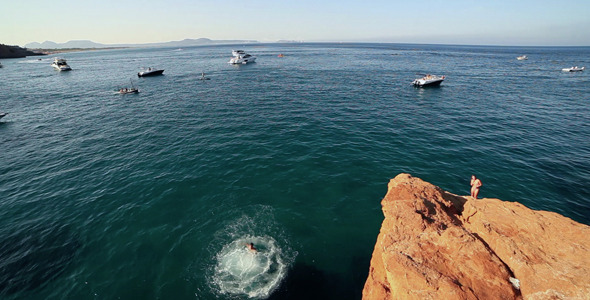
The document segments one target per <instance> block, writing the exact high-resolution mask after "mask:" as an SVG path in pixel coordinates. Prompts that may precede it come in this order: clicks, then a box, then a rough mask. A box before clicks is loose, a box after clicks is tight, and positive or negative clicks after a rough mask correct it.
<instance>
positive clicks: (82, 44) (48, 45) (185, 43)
mask: <svg viewBox="0 0 590 300" xmlns="http://www.w3.org/2000/svg"><path fill="white" fill-rule="evenodd" d="M241 43H258V41H254V40H210V39H207V38H200V39H184V40H182V41H171V42H163V43H146V44H100V43H95V42H93V41H89V40H77V41H69V42H66V43H55V42H52V41H45V42H43V43H38V42H33V43H28V44H26V45H25V47H26V48H28V49H70V48H114V47H189V46H201V45H218V44H241Z"/></svg>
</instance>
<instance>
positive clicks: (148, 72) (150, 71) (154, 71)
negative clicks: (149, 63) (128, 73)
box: [137, 68, 164, 77]
mask: <svg viewBox="0 0 590 300" xmlns="http://www.w3.org/2000/svg"><path fill="white" fill-rule="evenodd" d="M162 73H164V70H160V69H153V68H147V69H145V70H143V71H141V72H139V73H137V76H138V77H146V76H156V75H162Z"/></svg>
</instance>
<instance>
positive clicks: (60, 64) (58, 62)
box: [51, 57, 72, 71]
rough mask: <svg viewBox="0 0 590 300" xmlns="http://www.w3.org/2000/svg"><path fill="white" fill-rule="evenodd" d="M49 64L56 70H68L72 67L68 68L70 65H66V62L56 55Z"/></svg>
mask: <svg viewBox="0 0 590 300" xmlns="http://www.w3.org/2000/svg"><path fill="white" fill-rule="evenodd" d="M51 66H52V67H54V68H55V69H57V70H58V71H70V70H71V69H72V68H70V66H68V63H67V62H66V60H65V59H63V58H57V57H56V58H55V59H53V63H51Z"/></svg>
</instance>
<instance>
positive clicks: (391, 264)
mask: <svg viewBox="0 0 590 300" xmlns="http://www.w3.org/2000/svg"><path fill="white" fill-rule="evenodd" d="M381 205H382V208H383V214H384V215H385V219H384V221H383V224H382V225H381V231H380V233H379V236H378V238H377V242H376V244H375V249H374V250H373V257H372V259H371V266H370V270H369V276H368V278H367V281H366V283H365V287H364V289H363V299H365V300H368V299H379V300H381V299H590V227H589V226H587V225H584V224H580V223H577V222H575V221H573V220H571V219H568V218H566V217H564V216H561V215H559V214H557V213H552V212H546V211H535V210H531V209H529V208H527V207H525V206H524V205H522V204H519V203H516V202H505V201H501V200H498V199H477V200H474V199H473V198H470V197H461V196H457V195H454V194H451V193H448V192H445V191H443V190H442V189H440V188H439V187H436V186H434V185H432V184H430V183H427V182H424V181H422V180H421V179H419V178H415V177H412V176H411V175H409V174H400V175H398V176H396V177H395V178H394V179H392V180H391V181H390V182H389V185H388V191H387V194H386V195H385V198H383V200H382V201H381Z"/></svg>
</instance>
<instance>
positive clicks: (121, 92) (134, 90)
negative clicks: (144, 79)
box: [117, 87, 139, 95]
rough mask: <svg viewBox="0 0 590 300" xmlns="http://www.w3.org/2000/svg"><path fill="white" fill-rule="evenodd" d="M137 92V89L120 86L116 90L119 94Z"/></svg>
mask: <svg viewBox="0 0 590 300" xmlns="http://www.w3.org/2000/svg"><path fill="white" fill-rule="evenodd" d="M137 93H139V90H138V89H136V88H134V87H133V88H122V89H119V91H118V92H117V94H121V95H125V94H137Z"/></svg>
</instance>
